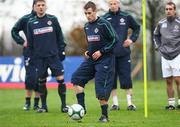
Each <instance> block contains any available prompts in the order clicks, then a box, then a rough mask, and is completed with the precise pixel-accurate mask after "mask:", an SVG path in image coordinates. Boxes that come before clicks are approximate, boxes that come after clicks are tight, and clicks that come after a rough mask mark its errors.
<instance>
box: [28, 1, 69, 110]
mask: <svg viewBox="0 0 180 127" xmlns="http://www.w3.org/2000/svg"><path fill="white" fill-rule="evenodd" d="M35 9H36V13H37V16H36V17H34V18H33V19H31V20H30V21H29V22H28V26H27V27H28V34H27V39H28V44H29V45H28V47H29V49H30V51H31V52H32V53H33V55H34V56H35V60H36V64H37V69H38V79H39V91H40V94H41V99H42V107H41V108H40V109H39V110H38V112H39V113H41V112H48V109H47V104H46V98H47V89H46V85H45V82H46V81H45V75H46V71H47V69H48V68H50V69H51V72H52V76H55V77H56V80H57V82H58V93H59V96H60V98H61V102H62V105H61V112H67V107H66V86H65V83H64V69H63V65H62V63H61V61H63V60H64V59H65V53H64V48H65V43H64V38H63V35H62V31H61V27H60V25H59V22H58V20H57V18H56V17H55V16H53V15H49V14H46V13H45V11H46V1H45V0H35ZM60 60H61V61H60Z"/></svg>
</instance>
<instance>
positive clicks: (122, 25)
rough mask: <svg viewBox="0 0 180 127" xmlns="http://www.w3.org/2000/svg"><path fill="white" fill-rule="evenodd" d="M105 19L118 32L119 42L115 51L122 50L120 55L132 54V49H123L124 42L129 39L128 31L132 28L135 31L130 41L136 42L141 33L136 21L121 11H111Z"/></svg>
mask: <svg viewBox="0 0 180 127" xmlns="http://www.w3.org/2000/svg"><path fill="white" fill-rule="evenodd" d="M103 18H105V19H106V20H107V21H109V22H110V23H111V25H112V27H113V28H114V30H115V31H116V34H117V36H118V42H117V44H116V47H115V48H116V49H115V50H121V52H120V53H121V54H118V55H120V56H121V55H122V56H123V55H127V54H130V48H124V49H123V48H122V45H123V43H124V41H125V40H126V39H127V36H128V29H129V28H131V29H132V30H133V32H132V34H131V36H130V39H131V40H132V41H133V42H135V41H136V40H137V38H138V36H139V33H140V25H139V24H138V23H137V22H136V21H135V20H134V18H133V17H132V16H131V15H130V14H128V13H126V12H123V11H121V10H120V9H119V11H118V12H117V13H113V12H111V11H110V10H109V12H107V13H106V14H105V15H104V16H103Z"/></svg>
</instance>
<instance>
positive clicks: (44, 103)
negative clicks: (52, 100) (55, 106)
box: [40, 89, 47, 108]
mask: <svg viewBox="0 0 180 127" xmlns="http://www.w3.org/2000/svg"><path fill="white" fill-rule="evenodd" d="M40 97H41V103H42V108H47V103H46V99H47V89H46V91H45V93H44V94H41V95H40Z"/></svg>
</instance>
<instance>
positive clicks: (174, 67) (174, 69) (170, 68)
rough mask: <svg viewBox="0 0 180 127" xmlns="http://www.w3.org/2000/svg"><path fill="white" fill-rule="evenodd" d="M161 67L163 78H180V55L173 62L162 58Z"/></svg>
mask: <svg viewBox="0 0 180 127" xmlns="http://www.w3.org/2000/svg"><path fill="white" fill-rule="evenodd" d="M161 66H162V74H163V78H167V77H171V76H173V77H176V76H180V54H179V55H178V56H176V57H175V58H174V59H173V60H167V59H165V58H164V57H161Z"/></svg>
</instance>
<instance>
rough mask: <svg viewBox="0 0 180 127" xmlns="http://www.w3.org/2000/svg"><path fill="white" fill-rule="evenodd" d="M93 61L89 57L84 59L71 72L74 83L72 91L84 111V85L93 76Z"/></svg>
mask: <svg viewBox="0 0 180 127" xmlns="http://www.w3.org/2000/svg"><path fill="white" fill-rule="evenodd" d="M92 63H93V62H92V61H91V60H89V59H87V60H85V61H84V62H83V63H82V64H81V65H80V67H79V68H78V69H77V70H76V71H75V72H74V73H73V75H72V78H71V82H72V83H73V85H74V91H75V94H76V98H77V101H78V104H80V105H82V106H83V107H84V109H85V112H86V106H85V93H84V87H85V84H86V83H87V82H88V81H89V80H91V79H92V78H94V71H95V70H94V65H93V64H92Z"/></svg>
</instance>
